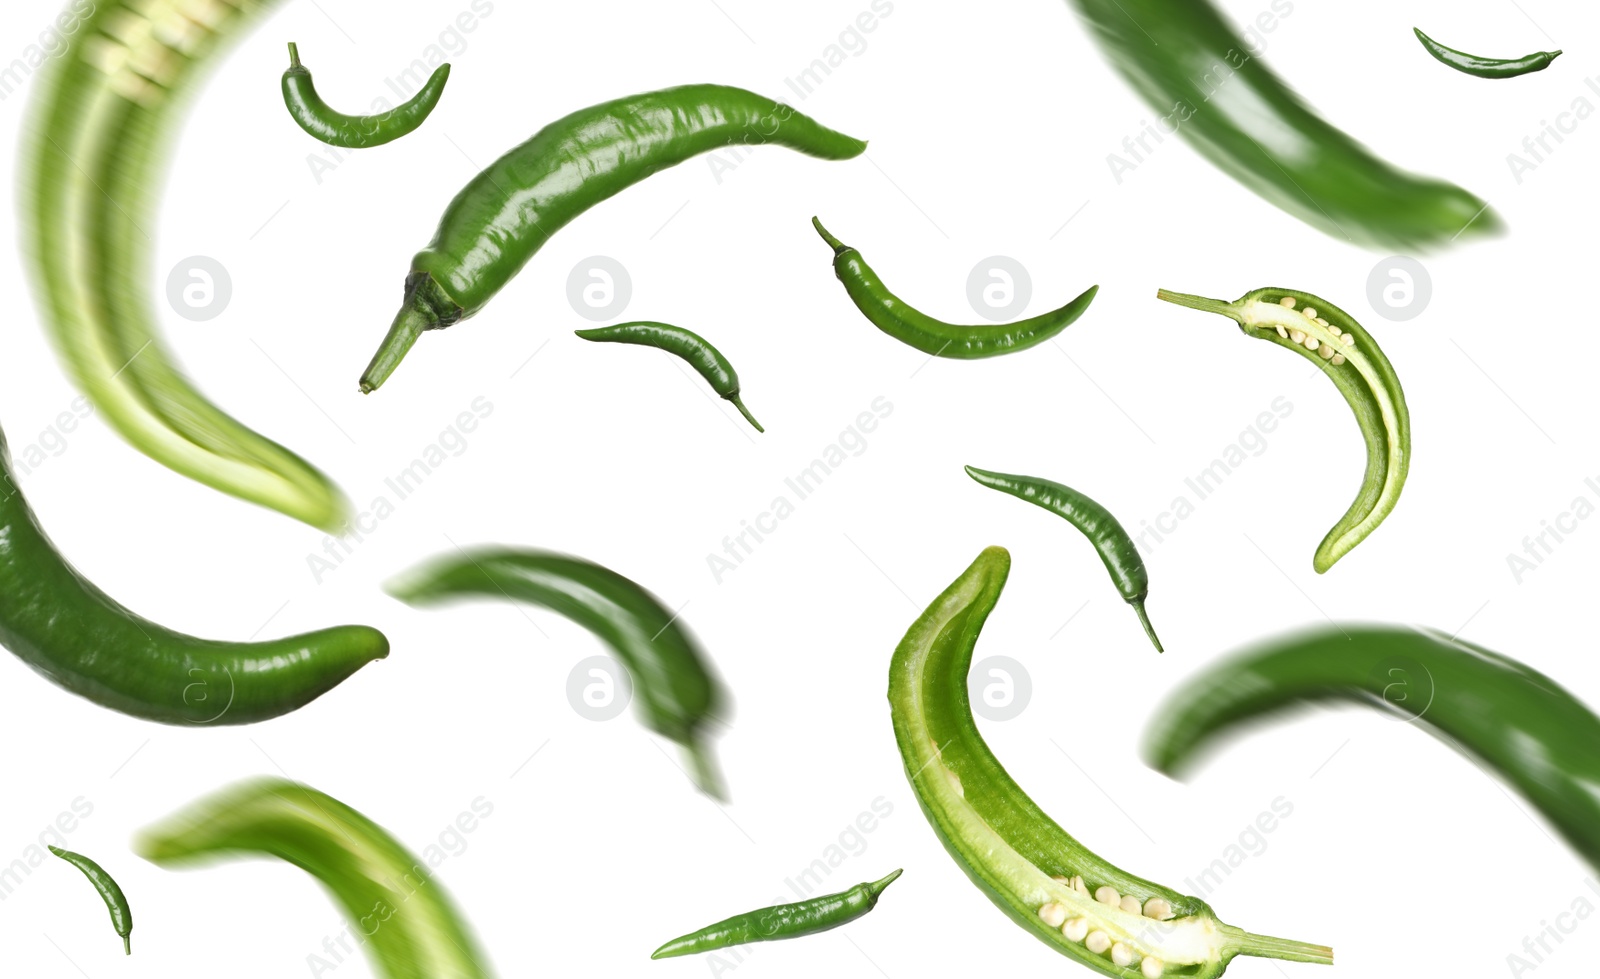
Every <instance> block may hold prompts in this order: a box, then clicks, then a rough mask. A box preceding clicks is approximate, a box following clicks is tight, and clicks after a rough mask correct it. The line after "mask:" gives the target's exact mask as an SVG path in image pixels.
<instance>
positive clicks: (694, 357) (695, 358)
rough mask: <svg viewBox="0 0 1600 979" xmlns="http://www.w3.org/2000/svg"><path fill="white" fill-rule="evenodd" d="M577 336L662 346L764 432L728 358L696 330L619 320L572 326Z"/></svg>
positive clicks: (607, 341)
mask: <svg viewBox="0 0 1600 979" xmlns="http://www.w3.org/2000/svg"><path fill="white" fill-rule="evenodd" d="M573 332H575V333H577V334H578V336H580V337H583V338H584V339H585V340H594V341H597V342H600V343H636V344H639V345H640V346H645V347H655V348H657V349H659V350H665V351H666V352H667V353H669V354H673V355H674V356H677V357H681V358H683V359H684V360H686V361H688V362H689V366H690V367H693V368H694V369H695V371H696V372H697V373H698V374H699V375H700V376H701V377H703V378H705V379H706V383H708V384H710V385H711V390H713V391H715V392H717V394H718V395H720V396H722V397H723V398H725V399H726V400H728V401H731V402H733V406H734V407H735V408H738V409H739V414H741V415H743V416H744V417H745V420H746V421H748V422H749V423H750V424H751V425H753V426H755V430H756V431H758V432H765V431H766V429H764V428H762V427H761V423H760V422H758V421H756V419H755V416H754V415H752V414H750V411H749V409H747V408H745V406H744V402H743V401H741V400H739V375H738V373H737V372H736V371H735V370H734V369H733V365H732V364H730V363H728V358H726V357H724V356H722V352H721V351H720V350H718V349H717V348H716V347H713V346H712V345H711V344H709V343H707V342H706V340H705V338H704V337H702V336H700V334H698V333H692V332H690V331H688V330H685V329H684V328H683V327H681V326H672V325H671V324H668V323H651V322H645V321H641V322H637V323H618V324H617V325H616V326H603V327H600V328H598V329H594V330H574V331H573Z"/></svg>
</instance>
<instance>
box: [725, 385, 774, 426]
mask: <svg viewBox="0 0 1600 979" xmlns="http://www.w3.org/2000/svg"><path fill="white" fill-rule="evenodd" d="M728 400H729V401H732V402H733V406H734V407H735V408H738V409H739V414H741V415H743V416H744V418H745V421H747V422H749V423H750V424H752V425H754V426H755V427H756V431H758V432H765V431H766V429H764V428H762V427H761V423H760V422H758V421H756V416H755V415H752V414H750V409H748V408H746V407H745V406H744V402H743V401H740V400H739V396H738V395H737V394H730V395H728Z"/></svg>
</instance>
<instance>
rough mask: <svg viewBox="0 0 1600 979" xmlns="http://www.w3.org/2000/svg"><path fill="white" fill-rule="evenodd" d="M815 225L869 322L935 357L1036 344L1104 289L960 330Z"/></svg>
mask: <svg viewBox="0 0 1600 979" xmlns="http://www.w3.org/2000/svg"><path fill="white" fill-rule="evenodd" d="M811 225H812V227H814V228H816V229H817V234H819V235H821V236H822V240H823V241H825V242H827V243H828V244H829V245H830V246H832V248H833V273H834V275H836V276H838V277H839V281H840V282H843V283H844V291H845V293H846V294H848V295H849V296H850V300H851V301H852V302H854V303H855V304H856V308H857V309H859V310H861V312H862V314H863V315H865V316H866V318H867V320H868V321H869V322H871V323H872V325H873V326H876V327H877V328H878V329H880V330H882V331H883V332H885V333H887V334H889V335H890V336H892V337H894V338H895V339H896V340H899V341H900V342H901V343H903V344H906V345H907V346H910V347H915V348H917V349H918V350H920V351H922V352H923V353H925V354H931V355H932V356H935V357H950V358H954V359H956V360H976V359H977V358H979V357H998V356H1000V355H1001V354H1010V353H1016V352H1017V351H1019V350H1026V349H1028V348H1029V347H1033V346H1037V345H1039V344H1041V343H1043V342H1045V341H1046V340H1048V339H1050V338H1051V337H1053V336H1055V335H1056V334H1058V333H1060V332H1061V331H1062V330H1065V329H1066V328H1067V327H1069V326H1071V325H1072V324H1073V323H1075V322H1077V320H1078V317H1080V316H1082V315H1083V311H1084V310H1086V309H1088V308H1089V304H1090V303H1091V302H1093V301H1094V295H1095V293H1097V292H1099V291H1100V287H1099V286H1090V287H1089V288H1087V289H1085V290H1084V291H1083V293H1082V294H1081V295H1079V296H1078V298H1076V299H1074V300H1072V301H1071V302H1069V303H1067V304H1066V305H1065V306H1062V307H1061V308H1060V309H1052V310H1051V311H1050V312H1048V313H1041V314H1040V315H1038V316H1032V317H1029V318H1028V319H1025V320H1018V321H1016V322H1015V323H1002V324H998V325H992V326H958V325H956V324H954V323H946V322H943V321H942V320H936V319H934V318H933V317H931V316H929V315H927V314H926V313H923V312H920V311H918V310H917V309H914V308H913V307H911V306H910V305H908V304H907V303H906V301H905V300H903V299H901V298H900V297H899V296H896V295H895V294H894V293H892V292H890V291H889V287H888V286H885V285H884V284H883V280H882V279H880V278H878V273H877V272H874V271H873V270H872V266H870V265H868V264H867V260H866V259H865V258H862V257H861V253H860V252H858V251H856V250H855V249H854V248H851V247H850V246H849V245H846V244H845V243H844V242H842V241H840V240H839V239H837V238H835V237H834V236H833V235H831V234H829V233H828V229H827V228H824V227H823V226H822V222H821V221H818V220H817V219H816V218H814V217H813V218H812V219H811Z"/></svg>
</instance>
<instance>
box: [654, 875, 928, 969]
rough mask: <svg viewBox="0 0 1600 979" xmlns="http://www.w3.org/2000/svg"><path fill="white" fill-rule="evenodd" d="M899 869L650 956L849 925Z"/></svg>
mask: <svg viewBox="0 0 1600 979" xmlns="http://www.w3.org/2000/svg"><path fill="white" fill-rule="evenodd" d="M899 876H900V871H898V870H896V871H895V872H894V873H892V874H890V875H889V876H887V877H885V878H883V879H882V880H877V881H872V882H871V883H866V884H857V885H856V886H854V887H852V888H850V889H849V890H848V891H842V892H840V893H838V894H825V895H823V896H822V897H814V898H811V899H810V900H808V901H797V902H796V903H794V904H778V905H774V906H773V907H770V908H762V909H761V910H759V911H747V912H745V913H744V914H736V915H734V916H733V917H731V918H726V919H724V920H722V921H719V922H717V923H716V924H714V925H706V926H705V927H704V928H701V929H700V930H699V931H692V932H690V933H689V934H687V935H683V936H680V937H678V938H674V939H673V940H672V941H670V942H668V943H666V944H665V945H663V946H661V947H660V948H658V949H656V950H655V951H654V952H651V953H650V957H651V958H652V959H670V958H673V957H674V956H678V955H693V954H695V953H696V952H709V951H711V950H712V949H717V948H727V947H728V946H730V945H747V944H749V943H750V942H775V941H778V940H780V939H784V938H801V937H804V936H806V935H815V934H816V933H817V932H819V931H827V930H828V929H830V928H837V927H839V926H840V925H844V924H849V923H850V922H852V921H854V920H856V919H857V918H859V917H861V916H862V915H864V914H866V913H867V912H868V911H871V910H872V909H873V908H875V907H877V906H878V895H879V894H882V893H883V889H884V888H886V887H888V886H889V885H890V884H893V883H894V882H895V878H897V877H899Z"/></svg>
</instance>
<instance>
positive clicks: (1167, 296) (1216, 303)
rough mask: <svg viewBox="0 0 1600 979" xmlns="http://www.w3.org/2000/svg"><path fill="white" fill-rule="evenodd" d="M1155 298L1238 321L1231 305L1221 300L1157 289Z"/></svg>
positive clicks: (1236, 313) (1237, 315)
mask: <svg viewBox="0 0 1600 979" xmlns="http://www.w3.org/2000/svg"><path fill="white" fill-rule="evenodd" d="M1156 298H1157V299H1160V300H1163V301H1165V302H1169V303H1177V304H1178V305H1179V306H1187V307H1189V308H1190V309H1199V310H1203V311H1205V312H1207V313H1220V314H1221V315H1223V316H1226V317H1228V318H1229V319H1231V320H1238V319H1239V312H1238V310H1236V309H1235V308H1234V305H1233V303H1230V302H1224V301H1223V300H1221V299H1207V298H1206V297H1205V296H1192V295H1190V294H1189V293H1187V292H1171V291H1169V290H1166V289H1157V290H1156Z"/></svg>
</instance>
